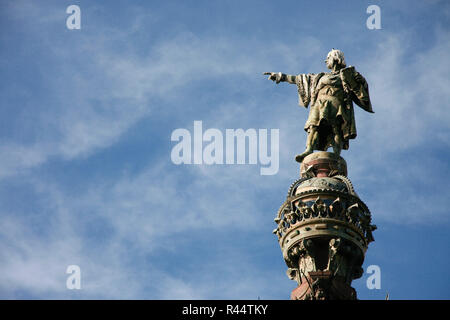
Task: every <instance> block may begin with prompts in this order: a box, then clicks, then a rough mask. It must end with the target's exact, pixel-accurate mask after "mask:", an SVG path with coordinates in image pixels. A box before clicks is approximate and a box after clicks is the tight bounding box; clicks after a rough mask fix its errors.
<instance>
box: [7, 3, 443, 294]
mask: <svg viewBox="0 0 450 320" xmlns="http://www.w3.org/2000/svg"><path fill="white" fill-rule="evenodd" d="M72 4H76V5H79V6H80V8H81V29H80V30H68V29H67V28H66V19H67V17H68V16H69V15H68V14H66V8H67V7H68V6H69V5H72ZM371 4H376V5H378V6H379V7H380V8H381V26H382V29H380V30H369V29H367V27H366V19H367V18H368V16H369V15H368V14H367V13H366V9H367V7H368V6H369V5H371ZM0 7H1V9H0V23H1V25H0V45H1V51H0V66H1V70H2V77H1V80H0V121H1V126H0V217H1V219H0V298H5V299H20V298H26V299H48V298H58V299H80V298H81V299H107V298H111V299H119V298H123V299H257V298H258V297H260V298H262V299H287V298H288V297H289V294H290V292H291V290H292V289H294V288H295V283H294V282H293V281H291V280H289V279H288V278H287V277H286V275H285V271H286V266H285V264H284V261H283V259H282V255H281V251H280V249H279V246H278V243H277V241H276V237H275V236H274V235H273V234H272V233H271V231H272V230H273V228H274V226H275V224H274V222H273V218H274V216H275V214H276V212H277V210H278V208H279V206H280V205H281V204H282V202H283V201H284V197H285V195H286V192H287V189H288V187H289V185H290V183H292V181H293V180H295V179H296V177H297V176H298V166H297V164H296V163H295V162H294V161H293V158H294V156H295V154H297V153H299V152H300V151H302V150H303V148H304V143H305V139H306V135H305V133H304V131H303V125H304V123H305V121H306V118H307V114H308V110H305V109H303V108H299V107H298V106H297V99H298V98H297V92H296V88H295V86H290V85H288V84H280V85H278V86H275V85H274V84H273V83H271V82H269V81H267V80H266V78H265V77H263V76H262V72H264V71H276V72H278V71H282V72H286V73H290V74H297V73H309V72H320V71H325V64H324V62H323V60H324V58H325V57H326V54H327V53H328V51H329V50H330V49H331V48H338V49H341V50H342V51H343V52H344V53H345V56H346V61H347V64H348V65H354V66H356V68H357V69H358V70H359V71H360V72H361V73H362V74H363V75H364V76H365V77H366V79H367V81H368V82H369V86H370V93H371V99H372V104H373V108H374V111H375V114H369V113H366V112H364V111H363V110H361V109H359V108H357V109H356V110H355V116H356V121H357V130H358V138H357V139H356V140H353V141H351V144H350V149H349V150H347V151H343V153H342V156H343V157H344V158H345V159H346V160H347V164H348V168H349V178H350V179H351V180H352V182H353V184H354V185H355V188H356V191H357V192H358V194H359V196H360V197H361V198H362V200H363V201H364V202H365V203H366V204H367V205H368V206H369V208H370V209H371V212H372V216H373V221H374V223H375V224H376V225H377V226H378V230H377V231H376V232H375V233H374V236H375V239H376V241H375V242H374V243H372V244H371V245H370V247H369V250H368V252H367V255H366V260H365V263H364V267H367V266H369V265H378V266H380V269H381V275H382V278H381V289H380V290H369V289H368V288H367V287H366V280H367V278H368V275H367V274H365V275H364V276H363V277H362V278H361V279H359V280H356V281H354V282H353V285H354V287H355V288H356V289H357V291H358V295H359V298H361V299H384V297H385V295H386V293H387V292H388V293H389V295H390V298H391V299H449V298H450V279H449V273H448V268H447V267H448V265H449V264H450V259H449V254H448V245H449V240H450V236H449V232H450V219H449V209H448V206H449V198H450V191H449V190H450V188H449V187H450V186H449V183H448V179H447V176H448V175H449V174H450V166H449V161H448V159H449V156H450V151H449V148H450V115H449V113H448V111H447V110H448V102H449V101H450V90H449V87H450V83H449V76H448V74H449V71H450V63H449V52H450V30H449V25H450V24H449V22H450V21H449V20H450V5H449V4H448V2H446V1H422V2H420V3H418V2H415V3H414V6H412V4H411V2H410V1H345V2H343V1H339V2H337V1H314V2H312V1H281V2H273V1H195V4H193V3H188V2H186V1H166V2H161V1H108V2H106V1H92V0H91V1H61V0H59V1H39V2H38V1H20V0H16V1H2V3H1V4H0ZM195 120H201V121H202V122H203V126H204V128H205V129H206V128H218V129H219V130H223V131H225V129H227V128H231V129H237V128H244V129H248V128H255V129H259V128H266V129H271V128H276V129H279V130H280V141H279V148H280V168H279V172H278V174H276V175H272V176H261V175H260V167H259V166H257V165H211V166H208V165H178V166H177V165H175V164H173V163H172V161H171V158H170V153H171V149H172V147H173V146H174V142H172V141H171V140H170V137H171V133H172V131H173V130H175V129H177V128H186V129H188V130H190V131H192V130H193V123H194V121H195ZM74 264H75V265H79V266H80V268H81V274H82V278H81V281H82V282H81V283H82V289H81V290H68V289H67V288H66V278H67V276H68V275H67V274H66V273H65V271H66V268H67V266H68V265H74Z"/></svg>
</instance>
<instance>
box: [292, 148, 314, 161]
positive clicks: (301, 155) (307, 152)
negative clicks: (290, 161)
mask: <svg viewBox="0 0 450 320" xmlns="http://www.w3.org/2000/svg"><path fill="white" fill-rule="evenodd" d="M311 153H312V150H311V151H310V150H306V151H305V152H303V153H301V154H298V155H297V156H296V157H295V161H297V162H298V163H302V161H303V159H304V158H305V157H306V156H307V155H309V154H311Z"/></svg>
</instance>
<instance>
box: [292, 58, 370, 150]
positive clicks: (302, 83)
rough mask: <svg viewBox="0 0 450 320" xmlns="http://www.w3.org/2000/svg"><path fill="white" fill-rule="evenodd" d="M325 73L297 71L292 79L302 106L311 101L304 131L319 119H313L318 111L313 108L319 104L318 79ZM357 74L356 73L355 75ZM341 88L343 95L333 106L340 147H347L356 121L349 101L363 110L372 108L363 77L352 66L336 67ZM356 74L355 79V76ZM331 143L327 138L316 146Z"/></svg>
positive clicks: (316, 107)
mask: <svg viewBox="0 0 450 320" xmlns="http://www.w3.org/2000/svg"><path fill="white" fill-rule="evenodd" d="M324 75H325V73H323V72H321V73H318V74H299V75H298V76H296V83H297V88H298V98H299V105H300V106H303V107H305V108H307V107H308V105H311V108H310V114H309V117H308V121H307V122H306V124H305V131H307V130H308V129H309V127H310V125H311V124H312V125H319V123H320V121H321V119H320V118H319V119H314V116H317V114H319V113H318V112H316V111H317V110H316V109H318V108H320V106H319V105H318V104H316V102H317V95H318V91H319V90H320V88H319V87H318V84H319V81H320V79H321V78H322V77H323V76H324ZM356 75H359V76H360V77H356ZM339 76H340V79H341V85H342V89H343V91H344V95H343V97H342V101H341V103H340V105H339V107H338V108H336V110H335V111H336V112H335V114H336V118H339V119H340V120H339V121H338V123H340V129H341V131H342V137H343V139H344V141H343V149H348V147H349V140H350V139H354V138H356V123H355V114H354V109H353V102H355V103H356V104H357V105H358V106H360V107H361V108H362V109H364V110H365V111H367V112H371V113H373V111H372V104H371V102H370V96H369V87H368V85H367V82H366V80H365V79H364V77H362V76H361V75H360V74H359V73H358V72H357V71H356V70H355V68H354V67H352V66H351V67H348V68H344V69H341V70H340V73H339ZM355 77H356V79H358V78H359V81H357V80H356V79H355ZM330 145H331V141H329V139H328V141H327V142H324V144H322V146H321V148H320V149H326V148H327V147H328V146H330Z"/></svg>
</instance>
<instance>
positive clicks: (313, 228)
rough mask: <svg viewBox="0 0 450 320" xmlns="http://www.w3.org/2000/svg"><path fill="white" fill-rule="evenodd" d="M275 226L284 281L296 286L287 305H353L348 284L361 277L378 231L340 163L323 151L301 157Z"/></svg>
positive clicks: (342, 160) (354, 294)
mask: <svg viewBox="0 0 450 320" xmlns="http://www.w3.org/2000/svg"><path fill="white" fill-rule="evenodd" d="M275 223H276V224H277V228H276V229H275V230H274V231H273V233H274V234H276V235H277V237H278V242H279V244H280V247H281V251H282V253H283V258H284V260H285V262H286V264H287V266H288V270H287V275H288V277H289V278H290V279H292V280H295V281H296V282H297V284H298V287H297V288H296V289H294V290H293V291H292V293H291V299H293V300H328V299H333V300H354V299H356V291H355V289H353V288H352V287H351V282H352V281H353V279H357V278H360V277H361V276H362V274H363V269H362V267H361V266H362V264H363V262H364V256H365V253H366V250H367V247H368V244H369V243H370V242H371V241H373V240H374V239H373V237H372V231H374V230H375V229H376V226H375V225H372V224H371V215H370V211H369V209H368V208H367V206H366V205H365V204H364V202H362V201H361V199H360V198H359V197H358V195H357V194H356V192H355V190H354V189H353V185H352V183H351V181H350V180H349V179H348V178H347V164H346V162H345V160H344V159H343V158H342V157H340V156H337V155H335V154H334V153H330V152H324V151H321V152H316V153H312V154H310V155H308V156H307V157H305V159H304V160H303V162H302V163H301V166H300V179H298V180H296V181H295V182H294V183H293V184H292V185H291V187H290V188H289V191H288V195H287V198H286V201H285V202H284V203H283V205H282V206H281V208H280V209H279V211H278V214H277V216H276V218H275Z"/></svg>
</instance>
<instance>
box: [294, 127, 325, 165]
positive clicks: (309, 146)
mask: <svg viewBox="0 0 450 320" xmlns="http://www.w3.org/2000/svg"><path fill="white" fill-rule="evenodd" d="M318 139H319V132H318V130H317V127H315V126H311V127H309V130H308V137H307V138H306V149H305V151H304V152H303V153H301V154H299V155H297V156H296V157H295V161H297V162H302V161H303V158H305V157H306V156H307V155H309V154H311V153H313V150H314V148H315V146H317V141H318Z"/></svg>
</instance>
